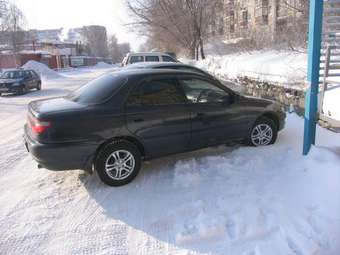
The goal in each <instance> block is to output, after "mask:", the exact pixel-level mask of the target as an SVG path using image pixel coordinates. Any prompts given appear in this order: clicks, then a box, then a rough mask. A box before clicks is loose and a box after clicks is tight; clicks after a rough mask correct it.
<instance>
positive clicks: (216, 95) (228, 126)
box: [179, 76, 242, 149]
mask: <svg viewBox="0 0 340 255" xmlns="http://www.w3.org/2000/svg"><path fill="white" fill-rule="evenodd" d="M179 83H180V85H181V87H182V89H183V91H184V94H185V95H186V97H187V100H188V101H189V108H190V112H191V142H190V144H191V148H192V149H196V148H202V147H206V146H211V145H217V144H222V143H224V142H226V141H228V140H231V139H237V138H239V135H240V134H241V133H240V132H238V131H239V130H240V129H242V118H240V116H239V106H238V105H237V104H235V103H234V97H235V95H234V94H233V93H232V91H229V90H227V89H224V88H222V87H220V86H217V85H216V84H215V82H214V81H212V80H210V79H208V78H203V77H194V76H187V77H179Z"/></svg>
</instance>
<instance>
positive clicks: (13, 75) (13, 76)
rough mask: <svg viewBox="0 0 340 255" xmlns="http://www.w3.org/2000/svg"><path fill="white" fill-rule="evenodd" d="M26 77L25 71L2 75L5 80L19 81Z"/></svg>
mask: <svg viewBox="0 0 340 255" xmlns="http://www.w3.org/2000/svg"><path fill="white" fill-rule="evenodd" d="M23 77H24V71H8V72H4V73H3V74H2V75H1V78H3V79H18V78H23Z"/></svg>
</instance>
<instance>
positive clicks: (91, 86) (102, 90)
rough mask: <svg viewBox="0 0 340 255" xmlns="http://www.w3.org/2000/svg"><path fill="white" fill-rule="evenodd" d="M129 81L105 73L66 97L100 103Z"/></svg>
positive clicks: (86, 102)
mask: <svg viewBox="0 0 340 255" xmlns="http://www.w3.org/2000/svg"><path fill="white" fill-rule="evenodd" d="M126 81H127V79H126V78H123V77H120V76H118V75H115V74H107V75H103V76H101V77H99V78H97V79H95V80H93V81H90V82H89V83H87V84H86V85H84V86H82V87H81V88H79V89H77V90H75V91H74V92H72V93H71V94H69V95H68V96H67V97H66V98H68V99H69V100H72V101H74V102H78V103H81V104H87V105H91V104H100V103H103V102H105V101H107V100H108V99H109V98H110V97H111V96H112V95H113V94H114V93H115V92H117V91H118V90H119V88H120V87H121V86H122V85H123V84H124V83H125V82H126Z"/></svg>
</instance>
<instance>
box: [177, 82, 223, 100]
mask: <svg viewBox="0 0 340 255" xmlns="http://www.w3.org/2000/svg"><path fill="white" fill-rule="evenodd" d="M180 84H181V86H182V87H183V90H184V93H185V96H186V98H187V99H188V100H189V101H190V102H192V103H212V102H222V101H223V98H224V97H226V96H228V95H229V94H228V92H226V91H225V90H223V89H221V88H219V87H217V86H216V85H214V84H212V83H210V82H207V81H205V80H201V79H197V78H188V79H180Z"/></svg>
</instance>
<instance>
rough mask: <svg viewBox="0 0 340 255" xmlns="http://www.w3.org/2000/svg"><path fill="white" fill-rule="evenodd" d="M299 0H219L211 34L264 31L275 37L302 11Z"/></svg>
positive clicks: (247, 35) (249, 34)
mask: <svg viewBox="0 0 340 255" xmlns="http://www.w3.org/2000/svg"><path fill="white" fill-rule="evenodd" d="M304 3H305V2H304V1H303V0H221V5H220V7H219V8H216V11H215V15H216V17H217V18H216V19H215V20H214V21H213V22H212V25H211V27H212V29H211V30H212V34H213V35H215V34H216V35H223V37H225V39H227V40H229V39H238V38H240V39H247V38H250V37H252V36H261V35H265V36H267V37H269V38H267V39H269V40H275V39H276V38H277V37H280V36H281V35H282V32H284V31H286V30H287V29H289V27H291V26H294V25H296V23H297V22H301V19H300V18H301V17H303V16H304V15H306V12H305V9H306V6H304Z"/></svg>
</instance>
